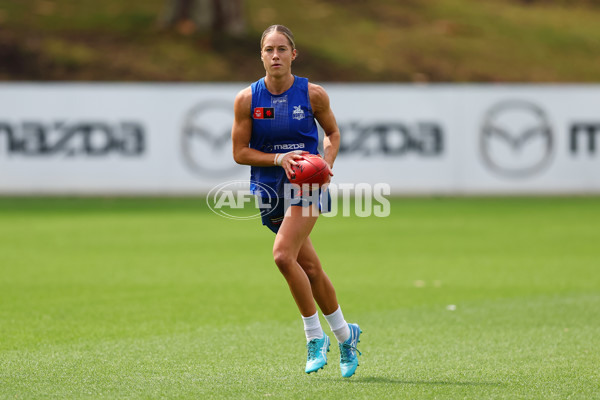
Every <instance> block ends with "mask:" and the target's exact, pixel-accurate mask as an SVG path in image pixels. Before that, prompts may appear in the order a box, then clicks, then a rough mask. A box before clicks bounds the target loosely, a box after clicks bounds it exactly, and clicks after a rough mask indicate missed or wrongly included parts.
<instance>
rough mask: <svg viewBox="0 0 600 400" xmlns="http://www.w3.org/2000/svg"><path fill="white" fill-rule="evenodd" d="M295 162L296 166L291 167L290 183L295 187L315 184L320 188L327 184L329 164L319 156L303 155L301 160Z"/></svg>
mask: <svg viewBox="0 0 600 400" xmlns="http://www.w3.org/2000/svg"><path fill="white" fill-rule="evenodd" d="M295 161H296V163H297V165H292V171H293V172H292V174H291V176H290V183H294V184H296V185H302V184H305V183H306V184H314V183H316V184H318V185H319V186H322V185H324V184H326V183H327V182H329V176H330V172H329V171H330V168H329V164H327V161H325V160H324V159H323V158H322V157H321V156H318V155H314V154H303V155H302V158H301V159H297V160H295Z"/></svg>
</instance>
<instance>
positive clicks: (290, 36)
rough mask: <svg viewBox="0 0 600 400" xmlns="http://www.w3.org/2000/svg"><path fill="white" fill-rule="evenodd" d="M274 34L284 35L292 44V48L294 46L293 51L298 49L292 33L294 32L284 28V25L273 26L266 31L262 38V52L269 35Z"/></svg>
mask: <svg viewBox="0 0 600 400" xmlns="http://www.w3.org/2000/svg"><path fill="white" fill-rule="evenodd" d="M273 32H279V33H281V34H282V35H284V36H285V37H286V38H287V40H288V42H290V46H292V50H294V49H295V48H296V44H295V43H294V34H293V33H292V31H290V30H289V28H288V27H286V26H283V25H271V26H270V27H268V28H267V29H265V31H264V32H263V34H262V36H261V38H260V49H261V50H262V47H263V43H264V41H265V38H266V37H267V35H269V34H271V33H273Z"/></svg>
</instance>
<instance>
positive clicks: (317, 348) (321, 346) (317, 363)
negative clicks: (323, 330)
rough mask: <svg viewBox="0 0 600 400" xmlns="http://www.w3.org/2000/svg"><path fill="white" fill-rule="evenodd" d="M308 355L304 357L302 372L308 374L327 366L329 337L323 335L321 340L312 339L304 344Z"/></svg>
mask: <svg viewBox="0 0 600 400" xmlns="http://www.w3.org/2000/svg"><path fill="white" fill-rule="evenodd" d="M306 348H307V349H308V355H307V356H306V369H305V370H304V372H306V373H307V374H310V373H311V372H316V371H318V370H320V369H321V368H323V367H324V366H325V365H326V364H327V352H328V351H329V337H327V335H325V334H323V337H322V338H321V339H313V340H311V341H310V342H308V343H307V344H306Z"/></svg>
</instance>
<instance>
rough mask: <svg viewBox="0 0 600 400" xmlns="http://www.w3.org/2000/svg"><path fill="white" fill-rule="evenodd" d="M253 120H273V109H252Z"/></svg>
mask: <svg viewBox="0 0 600 400" xmlns="http://www.w3.org/2000/svg"><path fill="white" fill-rule="evenodd" d="M253 115H254V119H274V118H275V108H274V107H256V108H255V109H254V113H253Z"/></svg>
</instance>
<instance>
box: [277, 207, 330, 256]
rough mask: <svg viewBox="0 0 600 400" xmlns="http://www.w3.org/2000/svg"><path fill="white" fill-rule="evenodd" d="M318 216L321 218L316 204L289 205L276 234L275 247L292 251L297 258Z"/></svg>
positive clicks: (291, 253)
mask: <svg viewBox="0 0 600 400" xmlns="http://www.w3.org/2000/svg"><path fill="white" fill-rule="evenodd" d="M317 218H319V211H318V205H316V204H311V205H310V206H307V207H298V206H291V207H288V209H287V210H286V212H285V217H284V218H283V222H282V223H281V226H280V228H279V231H278V232H277V236H275V244H274V248H275V249H277V250H282V251H286V252H290V255H291V256H293V257H294V259H296V258H297V257H298V254H299V252H300V249H301V248H302V245H303V244H304V243H305V241H306V239H308V235H310V232H311V231H312V229H313V227H314V226H315V223H316V222H317Z"/></svg>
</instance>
